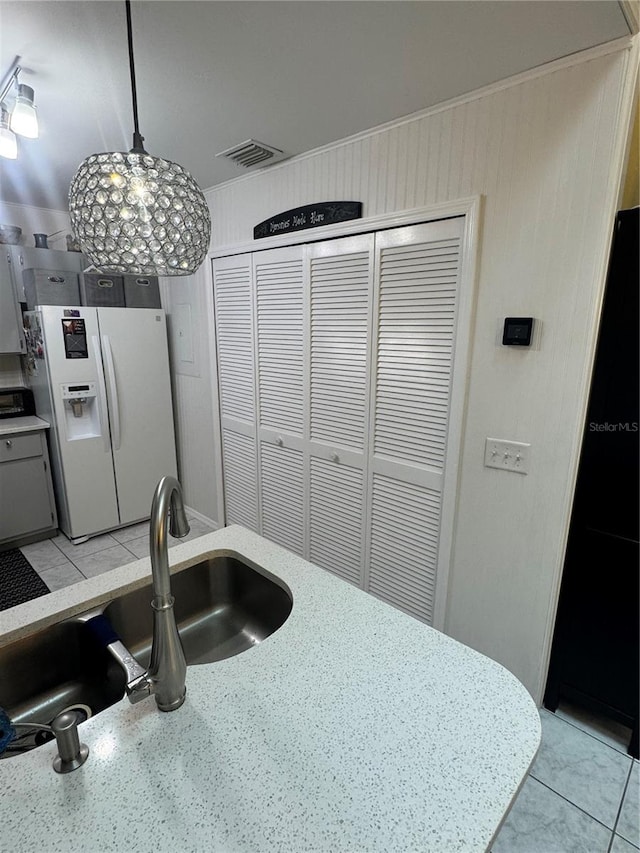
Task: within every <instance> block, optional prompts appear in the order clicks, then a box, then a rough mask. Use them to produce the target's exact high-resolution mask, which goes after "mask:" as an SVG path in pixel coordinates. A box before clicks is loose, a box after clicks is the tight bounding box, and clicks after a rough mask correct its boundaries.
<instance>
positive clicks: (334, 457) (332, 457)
mask: <svg viewBox="0 0 640 853" xmlns="http://www.w3.org/2000/svg"><path fill="white" fill-rule="evenodd" d="M331 461H332V462H339V461H340V457H339V456H338V454H337V453H332V454H331Z"/></svg>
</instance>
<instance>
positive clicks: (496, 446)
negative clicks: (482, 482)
mask: <svg viewBox="0 0 640 853" xmlns="http://www.w3.org/2000/svg"><path fill="white" fill-rule="evenodd" d="M530 452H531V445H530V444H524V443H523V442H520V441H508V440H507V439H504V438H488V439H487V440H486V442H485V445H484V464H485V467H487V468H500V469H501V470H503V471H515V472H516V473H518V474H528V473H529V457H530Z"/></svg>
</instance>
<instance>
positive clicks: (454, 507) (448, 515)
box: [207, 196, 483, 631]
mask: <svg viewBox="0 0 640 853" xmlns="http://www.w3.org/2000/svg"><path fill="white" fill-rule="evenodd" d="M482 205H483V199H482V197H481V196H471V197H469V198H463V199H457V200H454V201H448V202H444V203H441V204H434V205H430V206H428V207H419V208H413V209H411V210H404V211H400V212H394V213H390V214H383V215H380V216H372V217H369V218H367V219H357V220H353V221H350V222H344V223H338V224H336V225H335V226H328V227H326V228H314V229H309V230H307V231H303V232H298V233H293V234H283V235H280V236H276V237H274V238H267V239H265V240H258V241H252V242H250V243H243V244H241V245H236V246H234V247H229V248H228V249H227V250H222V249H220V250H216V251H215V252H213V253H211V256H210V264H209V272H208V275H209V276H210V278H209V280H208V283H207V284H208V286H207V314H208V318H209V328H210V329H211V335H212V345H211V347H210V358H211V384H212V397H213V400H214V409H215V415H214V417H215V420H214V429H213V433H214V434H213V441H214V445H215V453H216V455H217V458H218V459H222V434H221V433H222V431H221V426H220V424H221V422H220V408H219V388H218V365H217V347H216V341H215V307H214V299H213V265H212V261H213V260H214V258H217V257H225V256H227V257H228V256H230V255H237V254H244V253H247V252H255V251H264V250H266V249H273V248H283V247H286V246H291V245H298V244H301V243H309V242H315V241H317V240H327V239H337V238H340V237H349V236H352V235H355V234H362V233H370V232H374V231H381V230H386V229H388V228H398V227H403V226H406V225H417V224H420V223H424V222H433V221H437V220H439V219H447V218H452V217H457V216H464V218H465V225H464V236H463V244H462V245H463V270H462V277H461V281H460V291H459V293H460V301H459V303H458V307H457V315H458V321H457V330H456V346H455V353H454V364H453V365H452V375H453V382H452V386H451V400H450V404H449V432H448V437H447V460H446V463H445V470H444V477H443V488H442V510H441V520H440V546H439V551H438V568H437V583H436V592H435V600H434V608H433V627H434V628H437V629H438V630H441V631H443V630H445V617H446V613H447V605H448V597H449V576H450V571H451V566H452V562H453V557H454V543H455V538H456V528H457V522H458V502H459V493H460V476H461V464H460V460H461V456H462V447H463V441H464V435H465V428H466V421H467V401H468V391H469V372H470V364H471V352H472V346H473V330H474V328H475V312H476V304H477V293H478V280H479V262H478V260H479V249H480V227H481V213H482ZM216 491H217V495H218V507H219V511H220V513H221V515H222V518H224V517H225V508H224V480H223V472H222V466H218V468H217V470H216Z"/></svg>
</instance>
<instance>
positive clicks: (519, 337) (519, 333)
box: [502, 317, 533, 347]
mask: <svg viewBox="0 0 640 853" xmlns="http://www.w3.org/2000/svg"><path fill="white" fill-rule="evenodd" d="M532 331H533V317H505V321H504V334H503V335H502V343H503V344H504V346H507V347H528V346H529V345H530V344H531V332H532Z"/></svg>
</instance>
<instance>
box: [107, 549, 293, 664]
mask: <svg viewBox="0 0 640 853" xmlns="http://www.w3.org/2000/svg"><path fill="white" fill-rule="evenodd" d="M171 590H172V593H173V595H174V597H175V604H174V611H175V616H176V621H177V623H178V630H179V632H180V639H181V640H182V645H183V648H184V653H185V656H186V659H187V664H189V665H191V664H200V663H213V662H215V661H219V660H223V659H224V658H229V657H232V656H233V655H237V654H240V652H243V651H246V650H247V649H249V648H251V647H252V646H255V645H257V644H258V643H260V642H261V641H262V640H264V639H265V638H266V637H268V636H269V635H270V634H273V632H274V631H277V629H278V628H279V627H280V626H281V625H282V624H283V623H284V622H285V621H286V619H287V617H288V616H289V614H290V613H291V608H292V606H293V599H292V597H291V593H290V592H289V590H288V589H287V587H286V586H285V585H284V584H283V583H282V581H280V580H278V578H276V577H274V576H273V575H270V574H268V573H266V572H263V570H261V569H258V568H254V567H251V566H249V565H247V564H246V563H244V562H242V561H241V560H239V559H237V558H235V557H227V556H224V557H213V558H212V559H209V560H204V561H203V562H201V563H197V564H196V565H194V566H191V567H189V568H188V569H184V570H183V571H181V572H178V573H177V574H174V575H172V576H171ZM151 597H152V590H151V585H149V586H145V587H143V588H142V589H138V590H136V591H135V592H131V593H128V594H127V595H124V596H122V597H121V598H118V599H116V600H115V601H112V602H111V603H110V604H109V605H108V606H107V607H106V608H105V610H104V614H105V616H106V617H107V618H108V619H109V621H110V622H111V624H112V626H113V628H114V629H115V631H116V633H118V634H119V635H120V637H121V639H122V641H123V643H124V644H125V646H126V647H127V648H128V649H129V651H130V652H132V653H133V654H134V655H135V657H136V658H137V659H138V660H139V661H140V663H141V664H142V665H143V666H148V663H149V657H150V654H151V634H152V627H153V619H152V611H151V606H150V602H151Z"/></svg>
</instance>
